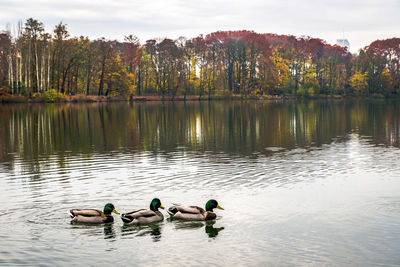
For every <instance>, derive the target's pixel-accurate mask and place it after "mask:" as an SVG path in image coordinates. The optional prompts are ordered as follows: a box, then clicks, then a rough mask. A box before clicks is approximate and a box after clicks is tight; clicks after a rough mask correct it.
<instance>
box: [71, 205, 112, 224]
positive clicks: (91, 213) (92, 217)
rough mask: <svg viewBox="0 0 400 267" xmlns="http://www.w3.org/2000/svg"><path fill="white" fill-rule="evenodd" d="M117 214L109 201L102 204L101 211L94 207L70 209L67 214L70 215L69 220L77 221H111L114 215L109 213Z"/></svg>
mask: <svg viewBox="0 0 400 267" xmlns="http://www.w3.org/2000/svg"><path fill="white" fill-rule="evenodd" d="M112 212H113V213H115V214H119V212H118V211H116V210H115V207H114V205H113V204H111V203H107V204H106V205H105V206H104V209H103V211H101V210H95V209H86V210H80V209H71V210H70V211H69V215H70V216H71V218H72V220H71V222H79V223H111V222H113V221H114V217H113V216H112V215H111V213H112Z"/></svg>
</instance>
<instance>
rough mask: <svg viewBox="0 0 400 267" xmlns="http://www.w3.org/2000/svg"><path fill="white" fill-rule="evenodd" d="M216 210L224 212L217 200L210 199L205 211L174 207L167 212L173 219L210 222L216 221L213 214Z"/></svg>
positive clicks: (190, 207)
mask: <svg viewBox="0 0 400 267" xmlns="http://www.w3.org/2000/svg"><path fill="white" fill-rule="evenodd" d="M214 209H220V210H223V208H222V207H221V206H220V205H218V202H217V201H216V200H215V199H210V200H209V201H207V203H206V209H205V210H204V209H202V208H200V207H197V206H189V207H184V206H172V207H170V208H169V209H168V210H167V212H168V214H169V215H171V217H173V218H179V219H184V220H193V221H208V220H214V219H215V218H216V217H217V215H216V214H215V213H214V212H213V210H214Z"/></svg>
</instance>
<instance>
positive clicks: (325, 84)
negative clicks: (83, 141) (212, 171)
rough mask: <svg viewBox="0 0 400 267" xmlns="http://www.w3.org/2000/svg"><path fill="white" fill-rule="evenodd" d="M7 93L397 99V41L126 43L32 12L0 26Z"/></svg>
mask: <svg viewBox="0 0 400 267" xmlns="http://www.w3.org/2000/svg"><path fill="white" fill-rule="evenodd" d="M0 88H1V89H0V96H7V97H12V96H24V97H26V98H28V99H35V98H38V99H40V98H44V97H45V98H46V99H48V100H54V99H62V98H63V97H66V96H104V97H114V96H115V97H116V96H118V97H123V98H124V99H132V97H137V96H159V97H166V96H168V97H172V99H173V97H175V96H183V97H184V98H186V97H187V96H193V95H196V96H200V97H201V98H204V99H212V98H218V97H219V98H225V97H226V98H229V97H230V96H244V97H256V98H258V97H259V98H263V97H268V96H296V97H297V96H299V97H320V96H322V97H324V96H375V97H397V96H400V38H391V39H386V40H376V41H374V42H372V43H371V44H370V45H368V46H366V47H364V48H363V49H360V51H359V53H358V54H351V53H350V52H349V51H348V50H347V49H346V48H345V47H341V46H337V45H330V44H328V43H327V42H325V41H324V40H321V39H318V38H311V37H296V36H291V35H277V34H269V33H268V34H261V33H256V32H253V31H246V30H243V31H218V32H214V33H210V34H208V35H205V36H204V35H199V36H198V37H195V38H192V39H187V38H185V37H180V38H178V39H176V40H172V39H168V38H165V39H152V40H147V41H146V42H145V43H144V44H142V43H140V42H139V39H138V38H137V37H136V36H135V35H127V36H125V38H124V41H123V42H120V41H116V40H107V39H105V38H100V39H96V40H90V39H89V38H88V37H84V36H80V37H71V36H70V34H69V32H68V29H67V24H63V23H61V22H60V23H59V24H57V25H56V26H55V27H54V29H53V31H52V32H50V33H49V32H46V31H45V30H44V25H43V23H41V22H39V21H38V20H35V19H32V18H30V19H28V20H27V21H26V22H25V23H22V22H20V23H18V25H17V26H15V27H14V30H13V31H11V30H8V31H3V32H0Z"/></svg>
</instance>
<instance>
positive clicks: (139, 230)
mask: <svg viewBox="0 0 400 267" xmlns="http://www.w3.org/2000/svg"><path fill="white" fill-rule="evenodd" d="M161 228H162V227H161V225H160V223H151V224H140V225H129V224H124V225H123V226H122V230H121V232H122V236H130V235H134V236H135V237H141V236H147V235H149V236H151V238H152V240H153V242H158V241H160V240H161Z"/></svg>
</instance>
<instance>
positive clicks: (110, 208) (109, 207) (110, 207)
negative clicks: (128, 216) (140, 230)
mask: <svg viewBox="0 0 400 267" xmlns="http://www.w3.org/2000/svg"><path fill="white" fill-rule="evenodd" d="M103 212H104V214H105V215H110V214H111V212H114V213H115V214H119V212H118V211H116V210H115V207H114V205H113V204H111V203H107V204H106V205H105V206H104V211H103Z"/></svg>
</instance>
